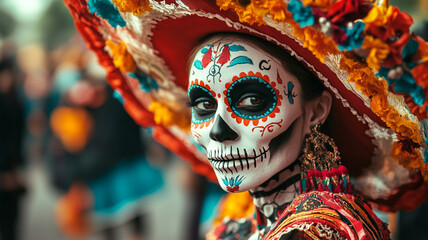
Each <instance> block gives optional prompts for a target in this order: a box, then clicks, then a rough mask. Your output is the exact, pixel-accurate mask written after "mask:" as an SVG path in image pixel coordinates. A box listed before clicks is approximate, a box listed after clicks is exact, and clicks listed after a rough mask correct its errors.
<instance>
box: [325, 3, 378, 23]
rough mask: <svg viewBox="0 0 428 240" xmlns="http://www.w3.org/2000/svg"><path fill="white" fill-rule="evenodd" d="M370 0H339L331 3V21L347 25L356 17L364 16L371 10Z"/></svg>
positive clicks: (329, 15) (328, 14)
mask: <svg viewBox="0 0 428 240" xmlns="http://www.w3.org/2000/svg"><path fill="white" fill-rule="evenodd" d="M369 4H370V1H367V0H339V1H337V2H335V3H333V5H331V7H330V10H329V11H328V13H327V18H328V19H329V20H330V22H332V23H335V24H337V25H342V26H343V25H345V24H346V23H348V22H353V21H354V20H356V19H360V18H364V17H365V16H366V15H367V14H368V12H369V11H370V5H369Z"/></svg>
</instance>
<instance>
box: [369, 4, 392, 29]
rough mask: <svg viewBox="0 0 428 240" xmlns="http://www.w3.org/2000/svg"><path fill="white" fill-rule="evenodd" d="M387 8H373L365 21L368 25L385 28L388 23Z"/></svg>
mask: <svg viewBox="0 0 428 240" xmlns="http://www.w3.org/2000/svg"><path fill="white" fill-rule="evenodd" d="M387 11H388V9H387V8H386V6H383V5H382V6H378V7H373V8H372V9H371V10H370V12H369V14H367V16H366V17H365V18H364V19H363V21H364V23H365V24H366V25H371V24H373V25H375V26H385V25H386V24H387V22H388V18H387Z"/></svg>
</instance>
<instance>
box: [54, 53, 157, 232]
mask: <svg viewBox="0 0 428 240" xmlns="http://www.w3.org/2000/svg"><path fill="white" fill-rule="evenodd" d="M89 59H90V57H88V55H87V53H85V50H82V49H80V50H79V48H78V47H76V46H73V47H70V48H69V49H67V50H66V53H65V54H64V55H63V57H62V64H60V65H59V66H58V67H57V70H56V74H55V77H54V79H55V82H54V85H53V93H52V94H51V96H52V97H51V98H50V104H51V106H52V107H51V108H52V109H53V110H52V113H51V115H50V125H51V128H52V132H53V139H52V140H51V142H50V145H51V152H52V157H51V162H50V170H51V171H50V172H51V178H52V181H53V183H54V185H55V186H56V187H57V188H58V189H60V190H62V191H63V192H65V195H63V197H62V198H61V199H60V200H59V202H58V204H57V207H56V213H57V214H56V215H57V220H58V224H59V226H60V228H61V230H62V231H63V232H64V233H65V234H66V235H68V236H73V237H82V236H86V235H87V234H89V233H90V232H93V231H94V229H97V230H100V231H101V233H102V235H103V237H104V239H116V235H117V233H116V231H115V230H116V228H117V226H119V225H120V224H122V223H124V222H128V223H129V226H131V231H130V232H131V233H130V235H131V237H132V239H143V238H144V237H147V235H148V233H147V227H145V226H147V223H146V222H145V221H147V219H146V216H145V215H143V214H142V213H141V210H139V207H140V206H141V204H144V201H143V197H144V196H146V195H148V194H151V193H153V192H155V191H157V190H158V189H160V188H161V187H162V185H163V177H162V174H161V172H160V171H159V170H156V169H154V168H153V167H151V166H150V164H149V163H148V162H147V160H146V157H145V147H144V146H146V145H147V144H149V142H146V141H147V139H145V140H143V139H142V134H141V128H140V127H139V126H138V125H137V124H136V123H135V122H134V121H133V120H132V119H131V118H130V117H129V116H128V115H127V114H126V112H125V110H124V109H123V106H122V104H121V103H120V101H121V97H120V94H119V93H115V92H113V90H112V89H111V88H110V87H108V86H107V84H106V83H105V82H104V81H100V80H103V76H100V75H97V74H96V73H94V72H93V71H92V69H91V64H90V61H89ZM88 66H89V67H88ZM115 98H117V99H115ZM91 225H92V226H93V228H91Z"/></svg>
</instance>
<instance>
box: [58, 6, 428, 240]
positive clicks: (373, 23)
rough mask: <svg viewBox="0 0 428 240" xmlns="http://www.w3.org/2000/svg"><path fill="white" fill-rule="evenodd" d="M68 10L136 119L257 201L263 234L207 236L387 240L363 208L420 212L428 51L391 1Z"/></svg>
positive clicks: (229, 228) (252, 228)
mask: <svg viewBox="0 0 428 240" xmlns="http://www.w3.org/2000/svg"><path fill="white" fill-rule="evenodd" d="M66 4H67V5H68V7H69V8H70V10H71V13H72V15H73V17H74V18H75V20H76V25H77V28H78V29H79V30H80V32H81V34H82V35H83V36H84V38H85V39H86V41H87V43H88V44H89V46H90V47H91V49H92V50H93V51H95V52H96V53H97V55H98V57H99V59H100V62H101V63H102V64H103V66H104V67H105V68H106V70H107V72H108V79H109V81H110V83H111V84H112V85H113V86H114V87H115V89H116V90H117V91H119V92H120V93H121V94H122V97H123V98H124V99H125V108H126V109H127V110H128V113H129V114H130V115H131V116H133V118H134V119H135V120H136V121H137V122H138V123H140V124H141V125H143V126H152V127H153V129H154V131H153V134H154V137H155V138H156V139H157V140H158V141H160V142H161V143H163V144H164V145H165V146H167V147H168V148H170V149H171V150H172V151H173V152H175V153H177V154H179V155H180V156H181V157H183V158H184V159H186V160H188V161H190V162H191V163H192V164H193V166H194V169H195V171H196V172H198V173H201V174H203V175H205V176H207V177H208V178H209V179H211V180H215V179H216V178H217V179H218V181H219V184H220V185H221V186H222V188H223V189H225V190H226V191H228V192H240V191H246V190H249V192H250V194H251V195H252V196H253V198H254V204H255V205H256V207H257V208H256V220H251V218H245V219H243V220H236V221H235V220H230V221H226V222H225V223H224V224H223V225H220V227H217V228H216V229H214V230H213V231H212V232H211V234H210V237H213V238H219V239H236V238H237V239H240V238H241V239H242V238H244V239H245V238H264V239H271V238H272V239H289V238H298V237H301V238H354V239H357V238H360V239H363V238H368V239H388V238H389V236H388V233H387V230H386V227H384V225H383V224H382V223H381V222H380V220H378V219H377V218H376V216H375V215H374V214H373V213H372V211H371V209H370V208H369V207H368V205H367V204H366V203H365V201H363V200H362V197H361V196H364V197H366V198H367V199H368V200H369V201H370V202H372V203H373V204H376V207H377V208H379V209H383V210H390V211H395V210H397V209H403V208H407V209H409V208H414V207H415V206H417V205H419V204H420V203H421V202H423V201H425V200H426V199H427V192H428V191H427V186H426V184H425V183H424V180H423V179H425V181H426V180H428V177H427V176H428V167H427V164H426V163H425V162H424V160H423V159H424V157H423V155H424V152H425V149H426V144H425V130H424V127H423V126H424V119H426V117H427V116H428V114H427V112H426V108H425V107H426V106H428V101H426V98H425V94H424V93H425V87H426V86H425V84H424V83H423V81H424V80H425V79H426V77H425V74H424V72H426V67H427V64H426V59H427V58H426V57H427V55H428V54H427V52H428V51H427V49H428V47H427V44H426V43H425V42H423V41H422V40H421V39H420V38H418V37H416V36H414V35H412V34H411V33H410V32H409V27H410V25H411V23H412V19H411V17H410V16H409V15H408V14H406V13H403V12H400V11H399V9H398V8H394V7H392V6H388V4H387V2H385V3H382V2H381V1H379V2H378V3H375V4H372V3H368V2H367V1H362V0H338V1H300V0H291V1H287V2H285V1H280V0H278V1H274V0H272V1H267V0H266V1H243V0H237V1H230V0H217V1H215V2H214V1H210V0H204V1H192V0H182V1H138V2H135V1H120V0H113V1H112V2H110V1H108V0H98V1H95V0H90V1H88V2H86V1H77V2H76V1H75V2H73V1H66ZM225 33H227V34H225ZM231 33H233V34H231ZM242 34H246V35H242ZM249 35H251V37H250V36H249ZM204 39H205V40H204ZM260 39H261V40H260ZM201 41H202V43H201ZM272 45H273V46H272ZM277 49H279V50H277ZM287 55H290V56H292V57H291V58H290V57H287ZM188 56H191V57H190V65H191V67H190V71H186V69H189V68H188V66H186V63H187V62H189V61H187V59H188ZM293 59H294V60H293ZM295 59H297V61H296V60H295ZM299 65H301V66H299ZM296 69H300V70H296ZM376 74H377V75H376ZM312 75H313V76H312ZM313 85H321V86H323V87H320V86H318V87H316V86H313ZM388 85H390V87H389V88H388ZM324 88H325V89H324ZM186 93H187V94H186ZM187 99H189V101H190V103H189V104H190V106H192V114H190V113H189V111H188V109H186V106H185V105H186V104H185V103H186V101H187ZM330 109H331V111H330ZM329 113H330V114H329ZM327 118H328V120H327ZM325 121H327V122H328V124H327V125H328V126H327V125H326V124H323V123H324V122H325ZM190 122H191V124H189V123H190ZM189 125H191V126H190V128H189ZM320 125H323V127H324V126H326V127H325V128H327V129H328V135H325V134H324V133H322V132H323V131H320ZM324 132H325V131H324ZM190 134H191V135H192V139H190V137H189V135H190ZM332 139H334V141H333V140H332ZM195 142H196V143H197V144H195ZM336 144H337V147H336ZM339 151H340V156H339ZM201 153H202V154H201ZM296 159H298V160H296ZM342 159H343V161H342ZM342 163H343V165H342ZM345 166H346V167H345ZM348 170H349V175H351V176H352V177H353V179H354V180H353V182H356V183H357V185H358V186H357V187H358V190H359V191H361V192H362V195H360V194H359V193H358V190H356V189H355V190H354V189H353V187H352V184H351V182H350V180H349V176H348ZM290 202H291V203H290ZM231 204H232V205H233V206H236V207H238V204H236V203H231ZM226 205H227V203H226ZM238 215H239V214H238ZM247 216H248V215H247ZM247 216H245V214H243V213H242V214H241V215H240V217H247ZM238 219H239V218H238ZM246 219H247V220H246ZM256 228H257V229H256Z"/></svg>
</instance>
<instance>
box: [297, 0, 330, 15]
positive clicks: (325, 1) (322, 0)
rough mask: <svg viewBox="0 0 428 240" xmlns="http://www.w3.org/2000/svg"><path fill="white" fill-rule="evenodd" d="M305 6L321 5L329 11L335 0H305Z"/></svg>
mask: <svg viewBox="0 0 428 240" xmlns="http://www.w3.org/2000/svg"><path fill="white" fill-rule="evenodd" d="M302 2H303V5H305V6H309V5H310V6H315V7H319V8H320V9H321V10H322V11H323V12H328V9H329V8H330V6H331V5H332V4H333V0H303V1H302Z"/></svg>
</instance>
